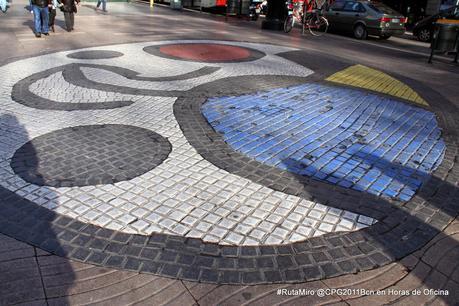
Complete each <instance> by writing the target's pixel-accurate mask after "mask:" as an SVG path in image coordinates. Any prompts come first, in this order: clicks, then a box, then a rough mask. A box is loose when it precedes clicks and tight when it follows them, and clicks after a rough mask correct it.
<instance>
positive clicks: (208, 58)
mask: <svg viewBox="0 0 459 306" xmlns="http://www.w3.org/2000/svg"><path fill="white" fill-rule="evenodd" d="M159 51H160V52H161V53H162V54H164V55H168V56H173V57H177V58H180V59H185V60H194V61H201V62H226V61H237V60H244V59H247V58H248V57H250V55H251V52H250V50H248V49H245V48H242V47H237V46H229V45H221V44H174V45H167V46H162V47H160V48H159Z"/></svg>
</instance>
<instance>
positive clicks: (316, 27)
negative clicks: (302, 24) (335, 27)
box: [306, 15, 328, 36]
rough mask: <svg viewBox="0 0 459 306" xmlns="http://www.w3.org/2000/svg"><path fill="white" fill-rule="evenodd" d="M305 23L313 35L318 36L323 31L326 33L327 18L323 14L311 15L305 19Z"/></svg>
mask: <svg viewBox="0 0 459 306" xmlns="http://www.w3.org/2000/svg"><path fill="white" fill-rule="evenodd" d="M306 24H307V27H308V29H309V32H310V33H311V34H312V35H314V36H320V35H322V34H324V33H327V30H328V20H327V18H325V17H323V16H319V15H314V16H311V18H309V19H308V20H307V23H306Z"/></svg>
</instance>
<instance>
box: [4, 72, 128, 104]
mask: <svg viewBox="0 0 459 306" xmlns="http://www.w3.org/2000/svg"><path fill="white" fill-rule="evenodd" d="M71 65H72V64H71ZM71 65H65V66H60V67H56V68H52V69H48V70H45V71H42V72H38V73H35V74H32V75H31V76H28V77H26V78H24V79H22V80H20V81H19V82H17V83H16V84H14V86H13V90H12V91H11V98H12V99H13V101H15V102H17V103H20V104H22V105H24V106H27V107H31V108H36V109H47V110H63V111H75V110H95V109H113V108H118V107H124V106H128V105H131V104H132V103H134V102H133V101H111V102H85V103H73V102H70V103H64V102H56V101H52V100H49V99H45V98H42V97H40V96H38V95H36V94H34V93H33V92H31V91H30V89H29V87H30V85H32V84H33V83H35V82H37V81H38V80H41V79H44V78H46V77H48V76H50V75H52V74H54V73H57V72H61V71H62V72H63V75H65V72H66V69H70V67H71Z"/></svg>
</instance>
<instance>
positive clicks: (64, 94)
mask: <svg viewBox="0 0 459 306" xmlns="http://www.w3.org/2000/svg"><path fill="white" fill-rule="evenodd" d="M190 42H191V41H190ZM211 42H213V43H215V41H211ZM163 43H167V42H154V43H139V44H127V45H117V46H111V47H110V49H112V50H114V51H120V52H122V53H124V54H125V55H124V56H123V57H120V58H115V59H104V60H98V61H97V63H98V64H101V65H114V66H118V67H122V68H126V69H131V70H134V71H137V72H139V73H140V75H142V76H173V75H177V74H183V73H187V72H191V71H194V70H197V69H200V68H202V67H203V66H204V65H206V66H209V65H210V66H219V67H221V69H220V70H219V71H217V72H215V73H213V74H211V75H208V76H203V77H198V78H195V79H190V80H183V81H174V82H144V81H131V80H127V79H126V78H124V77H122V76H119V75H116V74H113V73H112V72H109V71H106V70H101V69H96V68H84V69H83V70H82V71H83V73H84V74H85V75H86V76H87V77H88V78H89V79H91V80H94V81H97V82H102V83H107V84H114V85H122V86H129V87H133V88H151V89H160V88H162V89H163V90H173V89H177V87H180V88H182V89H184V88H193V87H195V86H197V85H200V84H204V83H207V82H209V81H213V80H216V79H219V78H224V77H228V76H238V75H254V74H258V75H269V74H271V75H272V74H276V75H293V76H308V75H310V74H311V73H312V71H311V70H309V69H306V68H304V67H302V66H299V65H296V64H294V63H292V62H289V61H287V60H285V59H282V58H280V57H278V56H276V55H275V54H276V53H279V52H283V51H288V50H292V49H291V48H284V47H279V46H270V45H261V44H250V43H236V42H222V43H227V44H232V45H242V46H248V47H250V48H254V49H258V50H260V51H263V52H266V53H267V56H265V57H263V58H262V59H259V60H257V61H254V62H244V63H240V64H234V63H231V64H207V63H206V64H203V63H194V62H183V61H178V60H170V59H165V58H160V57H157V56H153V55H151V54H147V53H145V52H143V51H142V48H143V47H145V46H148V45H153V44H163ZM104 48H106V47H104ZM93 49H97V48H93ZM88 50H89V49H88ZM70 52H74V51H66V52H59V53H55V54H48V55H44V56H40V57H35V58H29V59H25V60H21V61H17V62H13V63H10V64H8V65H5V66H2V67H0V81H1V82H0V84H2V86H1V87H0V116H1V117H0V185H2V186H3V187H5V188H8V189H9V190H12V191H14V192H16V193H17V194H19V195H21V196H23V197H25V198H27V199H29V200H31V201H34V202H35V203H37V204H39V205H43V206H44V207H47V208H48V209H52V210H55V211H56V212H59V213H62V214H65V215H67V216H69V217H72V218H76V219H79V220H81V221H84V222H91V223H94V224H97V225H100V226H103V227H106V228H109V229H113V230H120V231H124V232H127V233H140V234H146V235H148V234H151V233H153V232H161V233H168V234H177V235H185V236H187V237H199V238H202V239H203V240H204V241H208V242H216V243H222V244H236V245H237V244H242V245H260V244H284V243H291V242H294V241H298V240H303V239H305V237H311V236H317V235H322V234H324V233H327V232H331V231H342V230H345V231H349V230H356V229H360V228H363V227H366V226H368V225H371V224H373V223H374V222H375V220H373V219H371V218H368V217H366V216H361V215H357V214H354V213H351V212H349V211H343V210H339V209H336V208H332V207H328V206H326V205H323V204H321V203H314V202H311V201H307V200H304V199H300V198H298V197H295V196H291V195H286V194H283V193H282V192H278V191H274V190H272V189H270V188H267V187H264V186H261V185H259V184H256V183H253V182H251V181H249V180H247V179H244V178H241V177H238V176H236V175H233V174H231V173H228V172H226V171H224V170H222V169H219V168H217V167H215V166H214V165H213V164H211V163H209V162H208V161H206V160H204V159H203V158H202V157H201V156H200V155H199V154H198V153H197V152H196V150H195V149H194V148H193V147H192V146H191V145H190V144H189V143H188V141H187V140H186V138H185V136H184V135H183V133H182V131H181V130H180V127H179V125H178V122H177V121H176V119H175V117H174V115H173V104H174V102H175V98H173V97H149V96H148V97H146V96H134V95H121V94H118V93H113V92H103V91H97V90H92V89H86V88H81V87H77V86H74V85H72V84H70V83H68V82H66V81H65V80H64V79H63V77H62V73H55V74H53V75H51V76H49V77H47V78H44V79H42V80H38V81H36V82H35V83H33V84H32V86H31V88H30V89H31V90H32V91H33V92H35V93H36V94H37V95H39V96H41V97H44V98H48V99H52V100H53V101H56V102H62V103H65V102H69V101H71V102H75V101H76V102H93V103H98V102H105V101H109V100H110V101H112V100H117V101H119V100H126V99H128V100H129V101H134V103H133V104H132V105H130V106H126V107H122V108H118V109H110V110H87V111H72V112H62V111H51V110H38V109H32V108H28V107H25V106H23V105H20V104H18V103H15V102H14V101H12V100H11V89H12V86H13V85H14V84H15V83H16V82H17V81H19V80H21V79H23V78H25V77H27V76H30V75H31V74H33V73H37V72H40V71H43V70H46V69H50V68H54V67H58V66H61V65H65V64H69V63H76V62H79V63H92V62H93V61H90V60H75V59H70V58H67V57H66V56H65V55H66V54H68V53H70ZM152 71H154V72H155V73H154V74H153V73H152ZM151 118H154V120H152V119H151ZM90 124H125V125H133V126H138V127H142V128H145V129H150V130H152V131H155V132H156V133H158V134H160V135H162V136H164V137H166V138H167V139H168V140H169V141H170V142H171V143H172V151H171V153H170V154H169V156H168V158H167V159H166V160H165V161H164V162H163V163H162V164H161V165H159V166H158V167H156V168H155V169H153V170H151V171H149V172H147V173H145V174H143V175H141V176H139V177H137V178H134V179H132V180H130V181H126V182H120V183H116V184H112V185H97V186H89V187H66V188H50V187H42V186H35V185H33V184H29V183H27V182H24V181H23V180H22V179H21V178H19V177H17V176H16V175H15V174H14V172H13V171H12V169H11V167H10V165H9V163H10V160H11V157H12V156H13V154H14V152H15V151H16V150H17V149H18V148H19V147H21V146H22V145H23V144H24V143H26V142H27V141H28V140H29V139H32V138H35V137H38V136H40V135H43V134H45V133H49V132H51V131H55V130H58V129H62V128H65V127H71V126H78V125H90Z"/></svg>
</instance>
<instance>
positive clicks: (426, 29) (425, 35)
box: [413, 5, 459, 42]
mask: <svg viewBox="0 0 459 306" xmlns="http://www.w3.org/2000/svg"><path fill="white" fill-rule="evenodd" d="M441 18H445V19H455V20H459V5H457V6H453V7H450V8H448V9H446V10H443V11H441V12H440V13H438V14H435V15H432V16H429V17H426V18H424V19H422V20H420V21H419V22H417V23H416V24H415V25H414V27H413V35H414V36H416V38H417V39H419V40H420V41H424V42H429V41H430V40H431V39H432V34H433V29H434V23H435V22H436V21H437V20H438V19H441Z"/></svg>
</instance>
